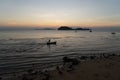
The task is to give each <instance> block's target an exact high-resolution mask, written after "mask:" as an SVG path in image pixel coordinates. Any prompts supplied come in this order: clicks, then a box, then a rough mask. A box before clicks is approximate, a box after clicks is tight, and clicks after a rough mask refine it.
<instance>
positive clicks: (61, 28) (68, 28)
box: [58, 26, 91, 31]
mask: <svg viewBox="0 0 120 80" xmlns="http://www.w3.org/2000/svg"><path fill="white" fill-rule="evenodd" d="M58 30H83V31H86V30H89V31H91V29H89V28H75V29H73V28H71V27H68V26H61V27H59V28H58Z"/></svg>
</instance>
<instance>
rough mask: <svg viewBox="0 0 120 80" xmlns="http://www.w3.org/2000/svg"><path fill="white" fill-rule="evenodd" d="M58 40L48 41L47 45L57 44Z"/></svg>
mask: <svg viewBox="0 0 120 80" xmlns="http://www.w3.org/2000/svg"><path fill="white" fill-rule="evenodd" d="M56 43H57V42H56V41H55V42H47V45H56Z"/></svg>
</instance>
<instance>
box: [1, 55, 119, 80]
mask: <svg viewBox="0 0 120 80" xmlns="http://www.w3.org/2000/svg"><path fill="white" fill-rule="evenodd" d="M69 65H70V63H66V64H65V65H64V66H63V65H61V66H57V67H56V68H55V69H54V70H44V71H40V70H32V69H31V70H28V72H26V73H24V74H22V75H19V76H18V75H17V76H14V77H12V78H9V79H7V80H120V56H119V55H110V56H107V57H105V56H104V57H94V59H93V58H91V59H85V60H84V61H80V63H79V64H78V65H72V67H68V66H69ZM1 80H2V78H1Z"/></svg>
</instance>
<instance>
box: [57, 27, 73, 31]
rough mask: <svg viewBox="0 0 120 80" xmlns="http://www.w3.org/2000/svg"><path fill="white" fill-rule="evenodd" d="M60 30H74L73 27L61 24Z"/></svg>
mask: <svg viewBox="0 0 120 80" xmlns="http://www.w3.org/2000/svg"><path fill="white" fill-rule="evenodd" d="M58 30H73V29H72V28H71V27H68V26H61V27H59V28H58Z"/></svg>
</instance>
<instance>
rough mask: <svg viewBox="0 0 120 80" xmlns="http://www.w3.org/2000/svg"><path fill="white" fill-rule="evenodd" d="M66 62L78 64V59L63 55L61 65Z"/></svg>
mask: <svg viewBox="0 0 120 80" xmlns="http://www.w3.org/2000/svg"><path fill="white" fill-rule="evenodd" d="M66 63H72V65H77V64H79V61H78V59H76V58H69V57H67V56H65V57H63V65H65V64H66Z"/></svg>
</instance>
